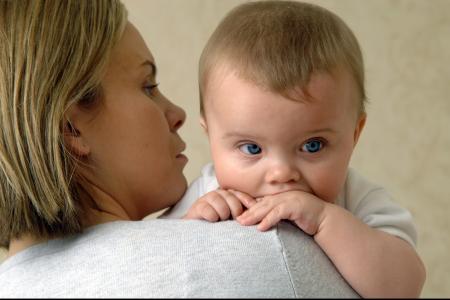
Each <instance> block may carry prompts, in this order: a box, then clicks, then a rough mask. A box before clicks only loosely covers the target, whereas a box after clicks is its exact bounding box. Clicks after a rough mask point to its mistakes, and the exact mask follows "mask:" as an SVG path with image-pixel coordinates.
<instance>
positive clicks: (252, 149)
mask: <svg viewBox="0 0 450 300" xmlns="http://www.w3.org/2000/svg"><path fill="white" fill-rule="evenodd" d="M239 149H240V150H241V151H242V152H244V153H245V154H249V155H256V154H259V153H261V147H259V146H258V145H256V144H250V143H249V144H244V145H242V146H239Z"/></svg>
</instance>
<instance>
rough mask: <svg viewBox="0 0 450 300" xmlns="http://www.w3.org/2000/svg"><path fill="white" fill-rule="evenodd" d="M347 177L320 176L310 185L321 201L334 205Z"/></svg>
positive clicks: (334, 175) (335, 175) (339, 175)
mask: <svg viewBox="0 0 450 300" xmlns="http://www.w3.org/2000/svg"><path fill="white" fill-rule="evenodd" d="M344 182H345V175H341V174H324V175H323V176H318V177H316V178H314V179H313V180H312V182H311V183H310V185H311V188H312V190H313V191H314V194H316V196H317V197H319V198H320V199H322V200H324V201H327V202H330V203H334V202H335V201H336V198H337V196H338V195H339V193H340V191H341V190H342V188H343V185H344Z"/></svg>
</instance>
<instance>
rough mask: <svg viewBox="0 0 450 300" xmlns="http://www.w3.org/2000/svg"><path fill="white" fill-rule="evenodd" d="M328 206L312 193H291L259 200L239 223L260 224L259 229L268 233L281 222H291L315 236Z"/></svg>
mask: <svg viewBox="0 0 450 300" xmlns="http://www.w3.org/2000/svg"><path fill="white" fill-rule="evenodd" d="M326 205H327V203H326V202H325V201H323V200H321V199H319V198H318V197H316V196H314V195H312V194H310V193H306V192H301V191H289V192H284V193H280V194H276V195H270V196H265V197H263V198H261V199H259V200H258V202H257V203H256V204H255V205H252V207H251V208H249V209H248V210H247V211H245V212H244V213H243V214H241V215H240V216H239V217H238V218H237V221H238V222H239V223H240V224H241V225H254V224H257V223H259V224H258V229H259V230H260V231H266V230H268V229H270V228H271V227H272V226H274V225H276V224H277V223H278V222H280V221H281V220H290V221H292V222H294V223H295V224H296V225H297V226H298V227H299V228H300V229H302V230H303V231H304V232H306V233H307V234H310V235H314V234H316V232H317V230H318V228H319V226H320V224H321V222H322V220H323V219H324V208H325V206H326Z"/></svg>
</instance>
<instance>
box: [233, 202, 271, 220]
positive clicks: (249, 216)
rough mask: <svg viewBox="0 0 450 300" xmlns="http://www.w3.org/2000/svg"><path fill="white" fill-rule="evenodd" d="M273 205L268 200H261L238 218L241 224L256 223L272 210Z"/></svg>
mask: <svg viewBox="0 0 450 300" xmlns="http://www.w3.org/2000/svg"><path fill="white" fill-rule="evenodd" d="M271 209H272V206H271V205H270V203H268V202H266V201H260V202H258V203H256V204H254V205H253V206H252V207H251V208H249V209H247V210H246V211H245V212H244V213H243V214H242V215H240V216H239V217H238V218H237V220H238V222H239V223H240V224H241V225H254V224H256V223H259V222H261V220H262V219H263V218H264V217H265V216H266V215H267V214H268V213H269V212H270V211H271Z"/></svg>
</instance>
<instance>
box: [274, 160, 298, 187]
mask: <svg viewBox="0 0 450 300" xmlns="http://www.w3.org/2000/svg"><path fill="white" fill-rule="evenodd" d="M299 180H300V171H299V170H298V169H297V168H296V167H295V166H291V165H289V164H277V165H274V166H272V167H271V168H270V169H269V170H268V172H267V174H266V182H267V183H270V184H279V183H294V182H297V181H299Z"/></svg>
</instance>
